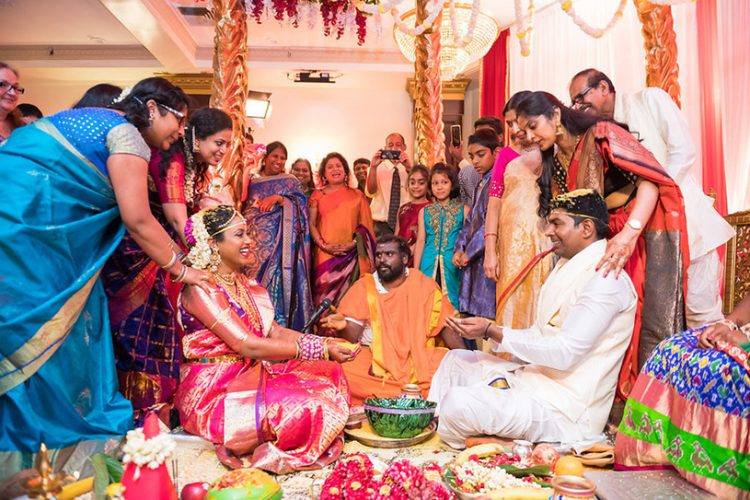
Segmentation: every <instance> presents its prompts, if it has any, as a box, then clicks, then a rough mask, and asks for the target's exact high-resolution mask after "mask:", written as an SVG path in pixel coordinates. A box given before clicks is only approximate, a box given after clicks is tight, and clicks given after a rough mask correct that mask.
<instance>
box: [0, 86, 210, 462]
mask: <svg viewBox="0 0 750 500" xmlns="http://www.w3.org/2000/svg"><path fill="white" fill-rule="evenodd" d="M113 108H114V109H103V108H83V109H75V110H68V111H63V112H61V113H58V114H56V115H52V116H50V117H48V118H45V119H41V120H38V121H37V122H35V123H34V124H32V125H30V126H26V127H23V128H20V129H18V130H16V131H14V133H13V134H12V135H11V137H10V138H9V139H8V141H7V142H6V143H5V145H4V146H3V147H2V148H0V173H2V174H3V178H4V180H3V182H2V183H0V281H2V283H3V285H2V300H0V338H2V342H0V420H2V426H0V451H3V452H18V451H23V452H35V451H37V450H38V449H39V446H40V444H41V443H42V442H44V443H46V444H47V446H48V447H50V448H63V447H66V446H70V445H73V444H75V443H77V442H79V441H82V440H85V439H101V438H106V437H110V436H116V435H122V434H125V432H127V430H128V429H130V428H131V426H132V415H133V413H132V408H131V405H130V403H129V402H128V401H127V400H126V399H124V398H123V397H122V395H121V394H119V393H118V391H117V376H116V372H115V363H114V356H113V352H112V337H111V332H110V325H109V314H108V311H107V300H106V296H105V292H104V287H103V285H102V282H101V280H100V279H99V274H100V271H101V269H102V267H103V265H104V263H105V262H106V260H107V258H108V257H109V256H110V255H111V254H112V252H113V251H114V250H115V248H116V247H117V245H118V243H119V242H120V240H121V238H122V236H123V234H124V232H125V229H127V230H128V232H129V233H130V234H131V235H132V236H133V238H134V239H135V240H136V242H137V243H138V244H139V245H140V246H141V247H142V248H143V250H144V251H145V252H146V254H148V255H149V256H150V257H151V258H152V259H154V260H155V261H156V263H157V264H159V265H161V266H162V267H163V268H165V269H166V270H167V271H168V272H170V274H172V275H173V276H175V277H176V278H177V279H178V280H180V281H184V282H187V283H195V284H199V285H201V284H203V283H206V282H210V281H211V278H210V277H209V276H208V275H207V274H206V273H205V272H203V271H199V270H195V269H191V268H189V267H186V266H184V265H183V264H182V263H181V262H179V261H178V259H177V255H176V254H175V252H174V251H173V250H172V249H171V247H170V245H174V242H173V241H172V240H171V239H170V238H169V236H168V235H167V233H165V232H164V229H163V228H162V227H161V226H160V225H159V223H158V222H157V221H156V220H155V219H154V217H153V216H152V215H151V212H150V210H149V205H148V193H147V182H146V176H147V172H148V158H149V149H148V146H149V145H152V146H156V147H159V148H161V149H166V148H168V147H169V146H170V144H172V143H173V142H174V141H176V140H177V139H178V138H179V137H180V134H181V130H182V127H183V125H184V123H183V121H184V116H185V113H186V111H187V100H186V97H185V94H184V93H183V92H182V90H180V89H179V88H177V87H175V86H173V85H172V84H170V83H169V82H167V81H166V80H164V79H161V78H149V79H146V80H143V81H141V82H139V83H138V84H137V85H136V86H135V87H134V88H133V89H132V91H130V93H129V94H127V95H126V96H124V97H123V99H122V100H121V101H120V102H119V103H117V104H116V105H114V106H113ZM4 472H8V471H7V470H5V471H4Z"/></svg>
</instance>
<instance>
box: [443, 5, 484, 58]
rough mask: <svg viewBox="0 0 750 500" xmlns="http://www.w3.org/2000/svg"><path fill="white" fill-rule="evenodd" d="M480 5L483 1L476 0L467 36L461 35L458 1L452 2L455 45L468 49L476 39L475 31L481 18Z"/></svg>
mask: <svg viewBox="0 0 750 500" xmlns="http://www.w3.org/2000/svg"><path fill="white" fill-rule="evenodd" d="M480 3H481V0H474V3H473V4H472V5H471V17H470V18H469V26H468V28H467V30H466V35H459V33H458V32H459V29H458V16H457V13H456V0H450V4H449V7H450V16H451V29H452V30H453V43H454V44H456V46H458V47H466V45H467V44H468V43H469V42H470V41H471V39H472V38H473V37H474V29H475V28H476V27H477V19H478V18H479V10H480V9H479V7H480Z"/></svg>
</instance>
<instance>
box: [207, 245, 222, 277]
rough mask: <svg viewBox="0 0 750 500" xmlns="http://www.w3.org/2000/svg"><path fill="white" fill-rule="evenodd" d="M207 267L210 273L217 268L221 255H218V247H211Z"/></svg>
mask: <svg viewBox="0 0 750 500" xmlns="http://www.w3.org/2000/svg"><path fill="white" fill-rule="evenodd" d="M208 261H209V264H208V269H209V271H211V272H212V273H215V272H217V271H218V270H219V264H221V255H219V249H218V248H213V247H212V248H211V257H209V259H208Z"/></svg>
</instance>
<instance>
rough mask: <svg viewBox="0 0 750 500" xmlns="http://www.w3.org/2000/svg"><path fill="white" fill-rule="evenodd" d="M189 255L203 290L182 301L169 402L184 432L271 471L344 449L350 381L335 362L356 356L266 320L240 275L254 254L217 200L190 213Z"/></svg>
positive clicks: (235, 219)
mask: <svg viewBox="0 0 750 500" xmlns="http://www.w3.org/2000/svg"><path fill="white" fill-rule="evenodd" d="M185 232H186V235H187V236H188V242H189V244H191V245H192V248H191V251H190V259H191V262H193V263H194V265H196V266H198V267H207V268H209V270H210V271H211V272H213V274H214V276H215V277H216V282H217V285H216V287H215V288H213V289H212V291H211V292H210V293H207V292H206V291H204V290H203V289H201V288H198V287H186V288H185V289H184V290H183V292H182V295H181V298H180V317H181V323H182V327H183V329H184V330H185V336H184V337H183V351H184V356H185V359H184V362H183V365H182V367H181V369H180V378H181V381H180V386H179V388H178V390H177V395H176V397H175V406H176V407H177V409H178V410H179V412H180V419H181V421H182V425H183V427H184V429H185V430H186V431H187V432H190V433H192V434H197V435H199V436H201V437H203V438H204V439H207V440H209V441H211V442H213V443H215V444H216V445H217V450H216V451H217V454H218V456H219V459H220V460H221V461H222V462H223V463H224V464H226V465H228V466H230V467H235V468H236V467H248V466H252V467H258V468H261V469H265V470H268V471H271V472H275V473H277V474H285V473H288V472H292V471H296V470H301V469H313V468H319V467H324V466H326V465H328V464H329V463H331V462H333V461H334V460H336V458H338V456H339V455H340V454H341V451H342V448H343V439H342V434H341V433H342V431H343V429H344V424H345V423H346V420H347V418H348V415H349V407H348V403H349V387H348V385H347V382H346V378H345V377H344V373H343V371H342V369H341V367H340V366H339V365H338V364H336V363H332V362H329V361H327V360H328V359H333V360H335V361H338V362H343V361H348V360H349V359H351V358H352V355H353V353H352V352H351V351H349V350H348V349H346V348H344V347H341V345H340V344H339V343H337V342H336V341H334V340H332V339H328V340H323V339H322V338H321V337H317V336H314V335H301V334H299V333H297V332H294V331H292V330H288V329H286V328H283V327H280V326H279V325H278V324H276V323H275V322H274V321H273V318H274V307H273V304H272V303H271V300H270V297H269V296H268V293H267V292H266V291H265V289H264V288H263V287H262V286H260V285H259V284H258V283H257V282H256V281H255V280H252V279H250V278H247V277H246V276H245V275H244V274H242V273H241V272H239V270H240V268H241V267H242V266H243V265H246V263H247V260H248V259H249V258H250V256H249V253H250V252H251V244H250V238H249V236H248V233H247V229H246V223H245V219H244V217H242V215H241V214H240V213H239V212H237V211H236V210H235V209H234V208H233V207H231V206H227V205H219V206H217V207H213V208H208V209H205V210H203V211H201V212H199V213H197V214H195V215H194V216H192V217H191V218H190V221H189V222H188V225H187V227H186V230H185Z"/></svg>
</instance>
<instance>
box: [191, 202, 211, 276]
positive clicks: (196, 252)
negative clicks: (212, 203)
mask: <svg viewBox="0 0 750 500" xmlns="http://www.w3.org/2000/svg"><path fill="white" fill-rule="evenodd" d="M208 210H210V208H206V209H203V210H201V211H200V212H198V213H196V214H193V216H192V217H190V218H189V219H188V220H187V222H186V223H185V240H186V241H187V243H188V245H189V246H190V252H189V253H188V259H190V263H191V264H192V265H193V267H195V268H198V269H206V268H207V267H208V265H209V263H210V262H211V247H210V245H209V244H208V238H209V236H208V231H206V225H205V224H204V223H203V216H204V215H205V214H206V212H207V211H208Z"/></svg>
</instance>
